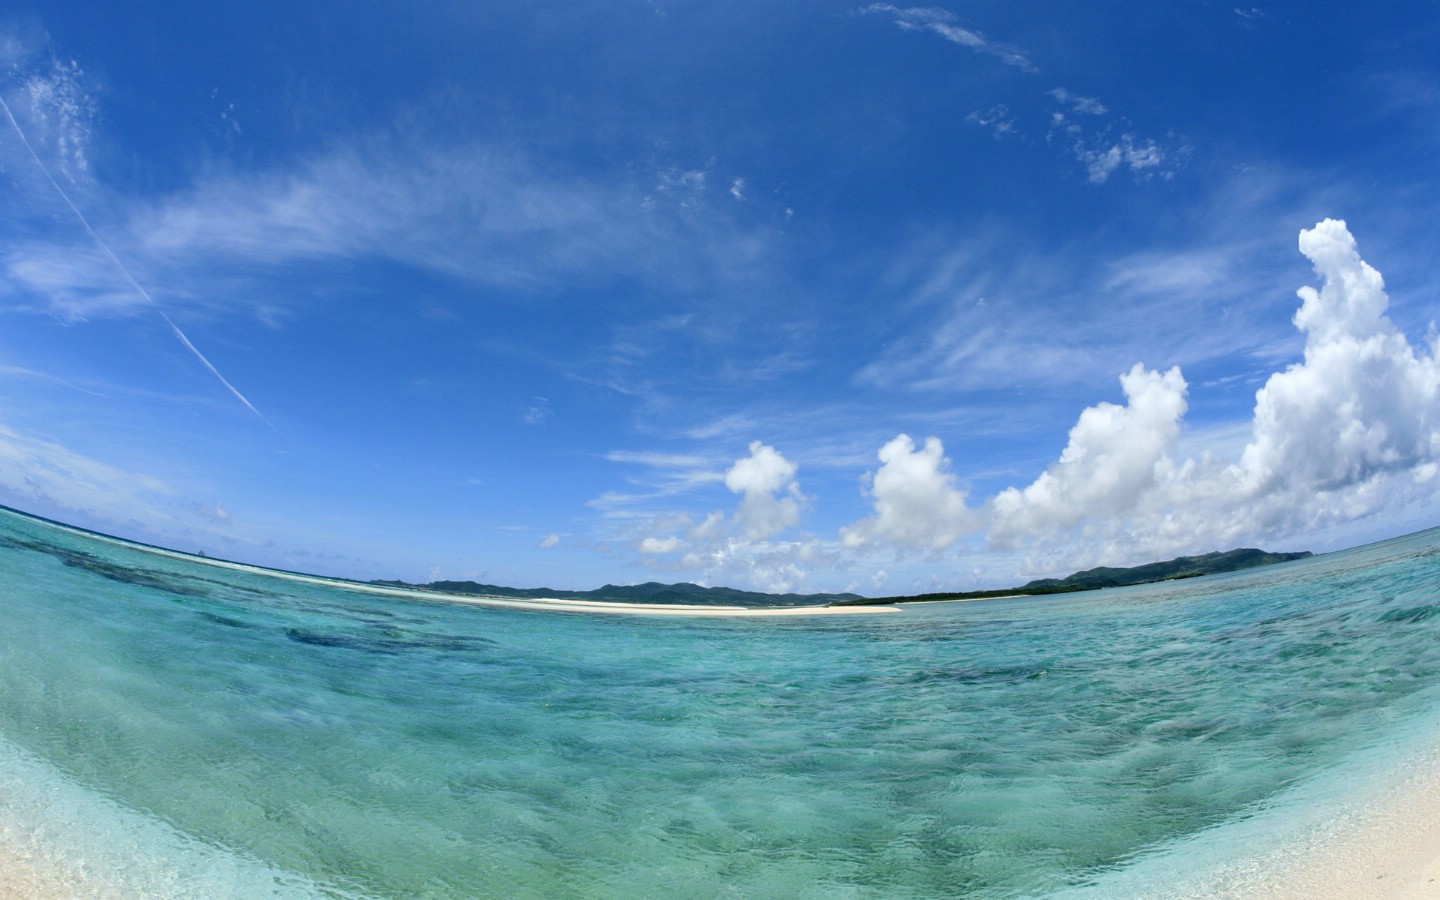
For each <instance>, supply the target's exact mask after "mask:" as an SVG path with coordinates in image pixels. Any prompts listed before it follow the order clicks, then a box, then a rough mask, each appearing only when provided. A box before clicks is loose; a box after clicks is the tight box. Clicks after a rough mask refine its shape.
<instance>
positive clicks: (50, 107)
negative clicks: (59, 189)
mask: <svg viewBox="0 0 1440 900" xmlns="http://www.w3.org/2000/svg"><path fill="white" fill-rule="evenodd" d="M84 80H85V71H84V70H83V69H81V68H80V64H79V63H77V62H75V61H74V60H70V61H69V62H61V61H59V60H51V62H50V66H49V68H48V69H47V70H46V71H44V72H41V73H36V74H32V75H30V76H29V77H27V78H25V80H24V82H23V88H24V94H25V99H26V100H27V103H26V108H28V111H29V114H30V115H29V116H28V117H27V120H26V123H25V131H26V136H27V139H28V141H29V143H30V145H31V147H32V148H33V149H34V150H35V151H36V152H37V153H43V154H44V155H46V156H48V157H50V159H51V160H53V163H52V164H51V165H50V168H51V169H52V170H53V171H57V172H59V173H60V174H61V175H63V176H64V177H65V178H66V179H68V180H69V181H71V182H72V183H73V182H76V181H78V180H80V179H81V178H83V177H85V176H86V175H88V174H89V170H90V162H89V158H88V155H87V154H88V152H89V147H90V139H91V128H92V123H93V122H94V119H95V112H96V107H95V101H94V99H93V98H92V97H91V96H90V94H89V93H87V92H86V91H85V89H84ZM11 111H12V113H15V112H16V110H14V109H13V105H12V109H11ZM19 114H20V115H23V114H24V109H22V110H20V111H19Z"/></svg>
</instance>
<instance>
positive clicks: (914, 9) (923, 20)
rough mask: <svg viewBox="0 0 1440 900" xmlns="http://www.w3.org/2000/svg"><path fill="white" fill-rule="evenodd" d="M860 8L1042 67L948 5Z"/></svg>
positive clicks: (1029, 68) (1010, 61) (1014, 62)
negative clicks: (965, 20) (967, 24)
mask: <svg viewBox="0 0 1440 900" xmlns="http://www.w3.org/2000/svg"><path fill="white" fill-rule="evenodd" d="M861 12H862V13H866V14H880V15H888V16H891V17H893V18H894V20H895V24H896V25H898V26H899V27H900V28H903V29H905V30H906V31H928V32H930V33H931V34H936V35H939V36H940V37H942V38H944V39H945V40H947V41H949V42H950V43H952V44H958V45H960V46H961V47H965V48H967V49H969V50H973V51H975V52H976V53H982V54H985V55H987V56H994V57H996V58H998V59H1000V60H1001V61H1002V62H1004V63H1005V64H1006V65H1011V66H1014V67H1015V68H1017V69H1020V70H1021V71H1022V72H1037V71H1039V69H1038V67H1037V66H1036V65H1035V64H1034V63H1033V62H1031V61H1030V57H1029V55H1028V54H1026V53H1025V51H1023V50H1021V49H1019V48H1017V47H1012V46H1009V45H1006V44H1001V43H996V42H995V41H992V40H991V39H989V38H987V37H986V36H985V35H984V34H982V33H981V32H979V31H977V30H975V29H973V28H967V27H965V26H963V25H961V24H960V19H959V17H958V16H956V15H955V14H954V13H952V12H950V11H949V10H947V9H941V8H939V7H934V6H910V7H901V6H895V5H894V4H890V3H872V4H870V5H869V6H866V7H865V8H863V9H862V10H861Z"/></svg>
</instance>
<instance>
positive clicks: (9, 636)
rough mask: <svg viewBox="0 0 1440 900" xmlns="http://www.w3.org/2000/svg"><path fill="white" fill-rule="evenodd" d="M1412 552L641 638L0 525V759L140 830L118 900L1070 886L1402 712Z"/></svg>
mask: <svg viewBox="0 0 1440 900" xmlns="http://www.w3.org/2000/svg"><path fill="white" fill-rule="evenodd" d="M1437 555H1440V531H1431V532H1426V533H1422V534H1420V535H1414V536H1410V537H1408V538H1403V539H1397V540H1395V541H1390V542H1386V543H1384V544H1378V545H1373V546H1371V547H1367V548H1362V549H1359V550H1354V551H1347V552H1345V553H1339V554H1331V555H1327V556H1324V557H1317V558H1315V559H1312V560H1307V561H1303V562H1299V563H1291V564H1284V565H1281V566H1274V567H1270V568H1266V569H1262V570H1254V571H1251V572H1248V573H1237V574H1234V575H1228V576H1220V577H1210V578H1204V579H1194V580H1188V581H1181V582H1173V583H1169V584H1165V585H1157V586H1148V587H1142V588H1130V589H1123V590H1116V591H1106V592H1097V593H1090V594H1082V595H1072V596H1068V597H1062V598H1056V599H1023V600H1001V601H989V602H983V603H969V604H945V605H929V606H912V607H907V608H906V609H905V611H904V612H903V613H898V614H889V615H875V616H856V617H839V618H825V619H705V620H689V619H685V620H682V619H674V620H671V619H664V618H651V617H645V618H628V617H618V616H597V615H585V614H564V613H549V612H528V611H519V610H506V609H487V608H474V607H465V606H457V605H447V604H428V603H420V602H415V601H410V600H400V599H390V598H385V597H379V596H373V595H367V594H364V593H361V592H357V591H352V590H347V589H345V588H344V587H343V586H342V585H339V584H336V585H313V584H302V583H297V582H292V581H285V580H281V579H278V578H276V577H273V576H270V575H266V574H261V573H253V572H243V571H235V570H228V569H223V568H218V567H215V566H211V565H207V564H205V563H203V562H199V561H193V560H185V559H176V558H170V557H166V556H161V555H157V554H154V553H150V552H147V551H145V550H144V549H142V548H138V547H133V546H125V545H121V544H117V543H114V542H109V541H102V540H98V539H96V538H94V537H92V536H87V535H83V534H78V533H74V532H71V531H67V530H62V529H57V528H54V527H52V526H50V525H48V524H45V523H42V522H37V521H34V520H31V519H28V518H24V517H20V516H16V515H13V514H10V513H5V512H0V603H3V605H4V614H3V615H0V738H3V739H4V741H6V742H7V745H6V746H4V747H0V751H3V752H0V770H4V769H5V768H6V766H7V765H9V766H10V767H11V768H13V767H14V766H22V767H23V766H37V765H38V766H42V767H45V769H46V771H52V772H53V773H54V777H55V778H56V779H57V784H59V783H61V782H63V784H64V785H65V788H64V789H65V790H69V791H77V790H78V791H83V792H86V793H87V794H89V795H93V796H94V797H96V798H99V799H98V800H97V802H100V801H103V803H101V804H100V805H98V806H96V807H95V809H92V810H91V811H90V812H88V813H86V814H85V815H88V816H92V817H94V816H100V815H104V816H114V817H122V816H123V817H129V818H127V821H131V820H135V819H138V820H143V821H147V822H152V823H155V824H156V825H157V827H163V828H164V829H165V833H166V834H168V835H170V837H169V838H167V840H168V841H169V845H173V852H172V851H170V850H166V851H164V852H162V851H159V850H157V851H156V852H155V853H154V854H151V855H149V856H147V857H146V858H144V859H136V860H132V861H130V862H129V863H128V864H129V865H132V866H134V867H135V871H134V872H131V873H128V874H126V873H123V872H122V873H120V874H119V875H115V876H114V877H116V878H122V879H123V878H130V879H131V881H130V882H129V883H131V884H148V885H151V886H152V888H153V886H154V885H156V884H160V883H162V882H163V881H164V877H165V876H163V875H157V874H156V873H157V871H159V870H164V869H165V868H166V867H167V866H168V867H176V866H180V865H182V862H183V860H184V859H189V860H190V863H185V864H191V863H193V861H194V859H195V858H196V851H195V848H196V847H203V848H205V853H208V854H211V856H212V857H216V858H218V857H224V858H226V859H231V860H233V861H238V862H232V863H226V864H225V865H221V866H220V868H222V869H224V877H223V879H222V881H221V882H217V883H222V884H223V885H224V889H225V891H226V892H227V893H230V894H233V895H235V896H250V895H253V896H269V895H281V896H289V895H291V894H298V893H302V892H305V891H310V890H314V891H318V892H320V893H326V894H331V895H335V894H356V895H363V896H385V897H419V896H434V897H470V896H486V895H492V894H504V895H506V896H519V897H526V896H534V897H542V896H543V897H566V896H573V897H582V896H583V897H627V898H629V897H636V896H679V895H684V896H735V897H763V896H794V897H827V898H829V897H836V896H841V897H843V896H855V897H886V898H889V897H907V896H909V897H940V896H945V897H954V896H965V897H1010V896H1035V895H1045V894H1049V893H1055V892H1062V891H1066V890H1071V889H1077V888H1085V887H1086V886H1092V887H1094V886H1097V885H1098V886H1102V887H1103V885H1105V884H1107V883H1110V880H1111V879H1115V878H1117V877H1119V876H1121V875H1123V874H1124V873H1125V871H1126V870H1127V869H1130V868H1132V867H1135V866H1143V865H1144V864H1145V863H1146V860H1147V859H1148V858H1150V857H1152V856H1153V854H1155V853H1161V852H1165V849H1166V848H1173V847H1174V846H1175V844H1176V842H1177V841H1183V840H1184V839H1185V838H1186V837H1187V836H1194V835H1197V834H1201V833H1204V834H1209V835H1213V834H1222V835H1223V834H1225V833H1226V828H1227V826H1228V824H1229V823H1234V822H1242V821H1245V820H1247V819H1249V818H1251V817H1252V816H1253V815H1254V814H1255V811H1256V810H1257V809H1259V808H1261V807H1262V806H1264V805H1265V804H1267V803H1271V802H1273V801H1274V800H1275V798H1277V797H1283V796H1285V795H1286V792H1287V791H1288V790H1291V789H1293V788H1294V787H1295V786H1296V785H1300V784H1304V783H1307V782H1308V781H1314V780H1315V779H1323V778H1324V777H1325V776H1326V773H1327V772H1329V771H1331V768H1330V767H1334V766H1336V765H1338V764H1341V763H1343V762H1345V761H1347V760H1353V759H1354V758H1355V757H1356V755H1357V754H1362V753H1364V752H1366V751H1368V750H1369V749H1370V748H1373V747H1375V746H1377V745H1378V744H1381V743H1383V742H1384V741H1385V740H1386V739H1387V737H1388V736H1390V735H1394V734H1398V733H1401V732H1403V731H1404V730H1405V729H1406V728H1407V727H1412V726H1413V723H1414V722H1417V721H1422V720H1426V718H1427V717H1429V716H1432V715H1434V714H1435V712H1436V711H1437V709H1440V640H1437V638H1440V569H1437ZM7 755H8V757H9V758H11V761H10V763H6V762H5V758H7ZM16 760H18V762H17V761H16ZM24 771H25V772H27V773H30V774H28V775H27V776H26V778H27V779H28V780H29V781H31V782H33V781H34V780H35V779H36V778H39V776H38V775H35V774H34V772H33V771H32V769H24ZM56 790H59V788H57V789H56ZM37 802H38V801H37ZM39 805H41V806H43V805H44V804H43V803H40V804H39ZM102 807H103V810H105V811H104V812H96V811H95V810H98V809H101V808H102ZM3 812H5V814H7V815H12V816H13V815H34V816H41V815H42V812H41V811H38V810H36V809H30V808H28V807H26V808H25V809H21V810H20V811H19V812H16V810H13V809H12V810H7V811H3ZM117 821H118V819H117ZM8 827H11V828H14V827H19V826H15V825H13V824H12V825H10V826H8ZM46 827H48V828H50V829H51V831H50V832H46V833H53V834H57V835H58V834H61V833H63V829H61V828H60V826H59V825H58V824H54V823H51V824H50V825H47V826H46ZM96 827H98V826H96ZM92 830H93V828H92ZM102 831H103V829H102ZM129 833H134V828H133V827H131V829H130V832H129ZM1236 833H1237V834H1239V833H1240V832H1238V831H1237V832H1236ZM167 846H168V845H167ZM167 853H168V854H169V855H168V856H167V855H166V854H167ZM202 855H203V854H202ZM210 865H211V868H212V869H213V868H215V866H216V865H218V864H214V863H213V862H212V863H211V864H210ZM226 866H228V868H226ZM142 870H143V871H142ZM112 874H113V873H112ZM168 877H169V878H170V879H171V880H174V879H176V878H177V876H175V875H174V874H173V872H172V873H171V874H170V875H169V876H168ZM197 877H198V876H197ZM147 879H148V880H147ZM157 879H158V880H157ZM192 888H193V883H192ZM146 892H147V893H154V891H153V890H150V889H147V891H146ZM182 893H183V892H182Z"/></svg>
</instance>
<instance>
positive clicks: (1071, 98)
mask: <svg viewBox="0 0 1440 900" xmlns="http://www.w3.org/2000/svg"><path fill="white" fill-rule="evenodd" d="M1047 93H1049V95H1050V96H1051V97H1054V98H1055V99H1056V100H1058V101H1059V102H1060V103H1061V104H1063V105H1065V106H1068V107H1069V108H1070V111H1071V112H1074V113H1079V114H1080V115H1084V116H1103V115H1105V114H1106V113H1108V112H1110V110H1109V108H1108V107H1106V106H1105V104H1103V103H1101V102H1100V101H1099V100H1096V99H1095V98H1094V97H1082V96H1080V95H1079V94H1072V93H1070V92H1069V91H1067V90H1066V89H1065V88H1063V87H1057V88H1055V89H1053V90H1051V91H1048V92H1047Z"/></svg>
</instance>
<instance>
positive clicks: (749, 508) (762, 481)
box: [725, 441, 804, 540]
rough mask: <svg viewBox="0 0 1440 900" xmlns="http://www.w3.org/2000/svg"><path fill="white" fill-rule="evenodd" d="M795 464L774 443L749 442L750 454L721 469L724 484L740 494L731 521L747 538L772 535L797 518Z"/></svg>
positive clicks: (800, 498)
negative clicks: (738, 505)
mask: <svg viewBox="0 0 1440 900" xmlns="http://www.w3.org/2000/svg"><path fill="white" fill-rule="evenodd" d="M796 468H797V467H796V465H795V464H794V463H793V462H790V461H789V460H788V459H786V458H785V457H784V456H782V455H780V453H779V451H777V450H776V449H775V448H774V447H769V446H766V445H765V444H762V443H761V442H760V441H751V442H750V456H749V457H747V458H745V459H740V460H737V461H736V462H735V465H733V466H731V467H730V471H728V472H726V473H725V486H726V487H727V488H729V489H730V490H731V491H733V492H734V493H737V494H741V495H743V496H742V498H741V500H740V507H739V508H738V509H736V510H735V523H736V525H737V526H739V528H740V529H741V530H742V531H743V532H744V534H745V536H746V537H747V538H749V539H750V540H763V539H765V538H768V537H772V536H774V535H776V534H779V533H780V532H782V531H784V530H785V529H786V528H789V527H791V526H792V525H795V524H796V523H797V522H799V521H800V506H801V503H802V502H803V501H804V495H803V494H801V493H800V485H799V484H798V483H796V481H795V472H796Z"/></svg>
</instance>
